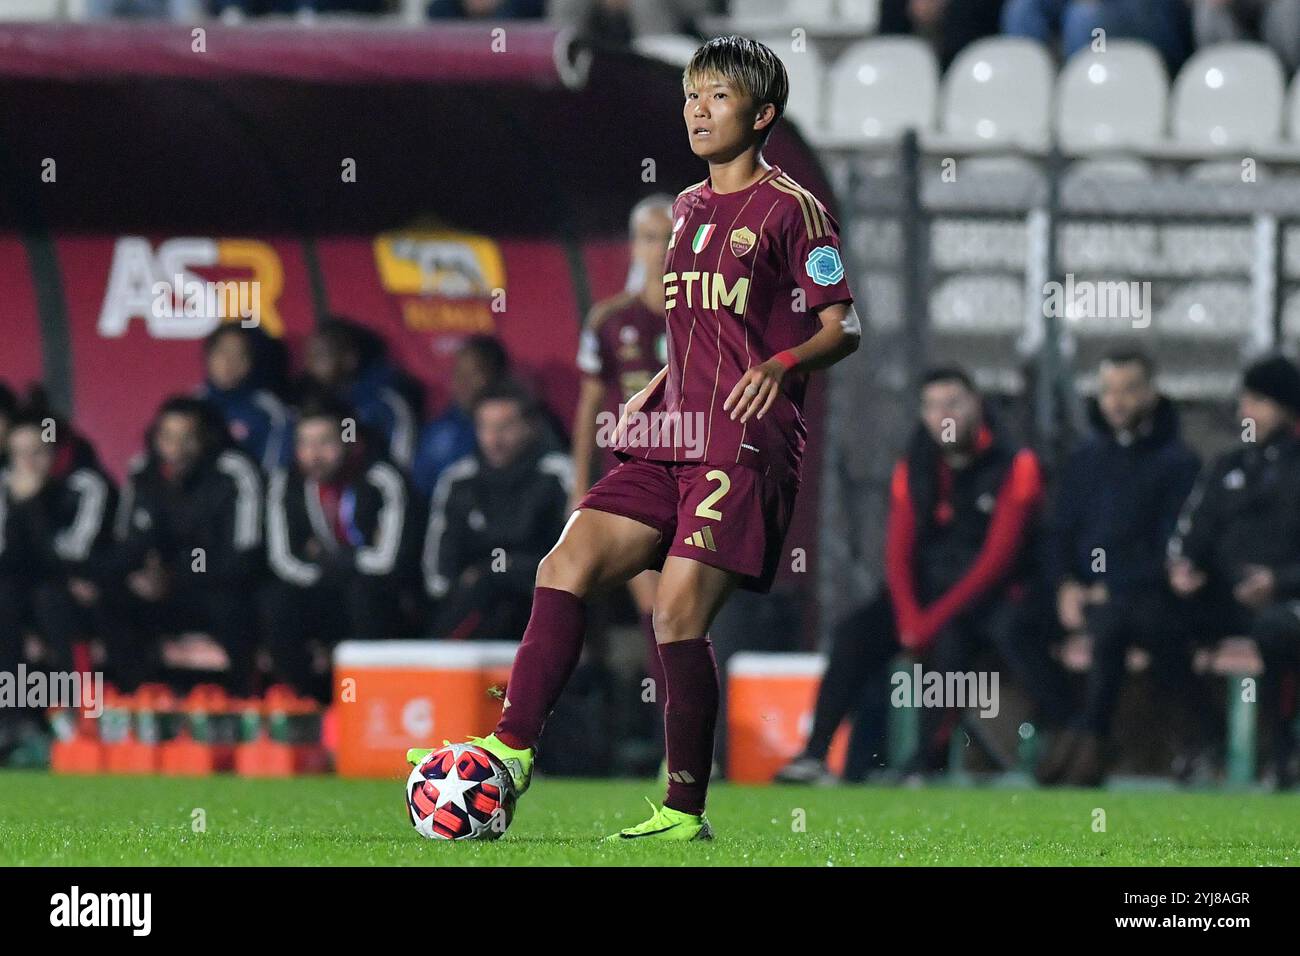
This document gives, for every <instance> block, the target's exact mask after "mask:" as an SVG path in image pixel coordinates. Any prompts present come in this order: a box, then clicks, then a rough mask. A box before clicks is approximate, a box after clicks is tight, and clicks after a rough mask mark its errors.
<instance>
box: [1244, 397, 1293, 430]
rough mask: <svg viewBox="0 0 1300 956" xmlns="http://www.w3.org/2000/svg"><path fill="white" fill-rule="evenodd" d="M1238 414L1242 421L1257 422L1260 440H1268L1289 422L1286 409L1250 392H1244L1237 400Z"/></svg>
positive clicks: (1271, 400) (1269, 399)
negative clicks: (1247, 419)
mask: <svg viewBox="0 0 1300 956" xmlns="http://www.w3.org/2000/svg"><path fill="white" fill-rule="evenodd" d="M1237 412H1238V414H1239V416H1240V417H1241V418H1242V419H1246V418H1249V419H1251V420H1253V421H1254V422H1255V436H1256V438H1258V439H1264V438H1267V437H1268V436H1269V435H1271V434H1273V432H1275V431H1276V430H1277V429H1278V428H1280V427H1281V426H1282V425H1285V424H1286V423H1287V421H1288V420H1289V419H1288V416H1287V412H1286V409H1284V408H1283V407H1282V406H1281V405H1279V404H1278V403H1277V402H1275V401H1273V399H1271V398H1265V397H1264V396H1263V395H1256V394H1255V393H1254V392H1248V391H1243V392H1242V393H1241V397H1240V398H1238V399H1237Z"/></svg>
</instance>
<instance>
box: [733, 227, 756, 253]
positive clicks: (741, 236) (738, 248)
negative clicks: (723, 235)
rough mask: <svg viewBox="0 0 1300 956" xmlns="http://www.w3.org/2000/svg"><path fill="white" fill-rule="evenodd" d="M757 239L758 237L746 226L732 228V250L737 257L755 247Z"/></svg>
mask: <svg viewBox="0 0 1300 956" xmlns="http://www.w3.org/2000/svg"><path fill="white" fill-rule="evenodd" d="M757 241H758V237H757V236H755V235H754V234H753V233H752V232H750V231H749V230H748V229H747V228H745V227H744V226H741V227H740V228H739V229H733V230H731V251H732V253H733V254H734V255H735V256H736V257H737V258H739V257H740V256H743V255H744V254H745V253H747V252H748V251H749V250H750V249H753V248H754V243H755V242H757Z"/></svg>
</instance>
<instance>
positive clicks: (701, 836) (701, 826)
mask: <svg viewBox="0 0 1300 956" xmlns="http://www.w3.org/2000/svg"><path fill="white" fill-rule="evenodd" d="M646 803H648V804H650V809H651V810H653V811H654V813H652V814H651V815H650V819H649V820H647V821H645V823H638V824H637V825H636V826H634V827H628V828H627V829H626V830H619V831H618V832H617V833H615V834H614V835H613V836H608V837H605V842H606V843H618V842H620V841H623V840H639V839H643V838H644V839H647V840H674V841H678V842H684V841H686V840H712V839H713V828H712V827H710V826H709V821H708V818H707V817H705V816H704V814H702V813H701V814H700V815H699V816H698V817H697V816H695V815H694V814H690V813H682V811H680V810H674V809H673V808H672V807H656V806H655V805H654V801H653V800H651V799H649V798H648V797H647V798H646Z"/></svg>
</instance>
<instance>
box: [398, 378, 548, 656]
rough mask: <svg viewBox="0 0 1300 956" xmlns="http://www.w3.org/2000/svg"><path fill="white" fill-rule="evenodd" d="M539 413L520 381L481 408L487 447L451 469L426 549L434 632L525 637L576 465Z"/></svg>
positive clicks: (481, 441)
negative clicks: (555, 443) (554, 442)
mask: <svg viewBox="0 0 1300 956" xmlns="http://www.w3.org/2000/svg"><path fill="white" fill-rule="evenodd" d="M538 421H539V418H538V411H537V407H536V404H535V403H534V401H533V399H532V397H531V396H529V395H528V394H527V393H526V392H524V391H523V390H522V389H520V388H519V387H518V386H516V385H513V384H511V383H503V384H498V385H494V386H492V387H490V388H488V389H487V390H485V391H484V392H483V393H482V394H481V395H480V396H479V398H478V400H477V401H476V402H475V405H474V427H475V433H476V435H477V439H478V451H477V452H476V453H475V454H474V455H472V456H467V457H465V458H462V459H461V460H460V461H458V462H456V463H455V464H454V465H452V466H451V467H449V468H448V469H447V470H446V471H444V472H443V474H442V477H441V478H439V479H438V484H437V486H436V487H435V488H434V493H433V506H432V509H431V511H430V515H429V528H428V533H427V535H426V537H425V545H424V575H425V590H426V591H427V593H428V595H429V596H430V597H431V598H433V599H434V600H436V601H438V602H439V604H438V608H437V613H436V615H435V618H434V624H433V635H434V636H435V637H440V638H460V639H464V638H481V639H496V640H518V639H519V637H520V636H521V635H522V634H523V630H524V626H525V625H526V624H527V623H528V615H529V612H530V609H531V607H532V594H533V585H534V578H535V577H536V575H537V565H538V564H539V563H540V562H541V560H542V557H543V556H544V555H545V554H546V552H547V551H549V550H550V549H551V546H552V545H553V544H554V543H555V541H556V539H557V538H559V536H560V532H561V531H563V530H564V522H565V520H566V518H567V517H568V500H569V499H568V496H569V491H570V489H571V488H572V485H573V465H572V462H571V461H570V459H569V457H568V456H567V455H564V454H561V453H559V452H547V451H545V450H544V446H543V445H541V444H540V443H539V441H538V434H539V425H538Z"/></svg>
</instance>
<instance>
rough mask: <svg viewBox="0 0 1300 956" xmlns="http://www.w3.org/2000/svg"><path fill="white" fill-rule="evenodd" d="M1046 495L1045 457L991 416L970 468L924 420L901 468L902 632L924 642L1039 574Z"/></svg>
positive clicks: (898, 589)
mask: <svg viewBox="0 0 1300 956" xmlns="http://www.w3.org/2000/svg"><path fill="white" fill-rule="evenodd" d="M1042 499H1043V479H1042V473H1041V469H1040V468H1039V464H1038V458H1037V456H1036V455H1035V454H1034V453H1033V452H1032V451H1030V450H1029V449H1026V448H1018V447H1016V446H1015V445H1013V444H1011V443H1010V442H1008V441H1006V440H1005V439H1004V438H1003V437H1002V436H1001V435H1000V434H999V432H998V430H997V429H996V428H995V427H994V426H992V425H991V424H988V423H986V424H983V425H981V426H980V430H979V433H978V435H977V436H976V439H975V447H974V450H973V454H972V457H971V459H970V460H969V461H968V462H967V463H966V464H965V465H964V466H963V467H961V468H960V469H954V468H952V467H951V466H950V465H949V464H948V463H947V461H946V460H945V459H944V457H943V454H942V450H941V449H940V447H939V445H938V444H936V443H935V441H934V440H933V439H932V438H931V437H930V435H929V433H928V432H927V431H926V430H925V428H924V427H923V426H920V427H918V428H917V431H916V433H915V435H914V436H913V439H912V442H911V445H910V446H909V448H908V452H907V455H906V456H905V457H904V458H903V459H901V460H900V461H899V462H898V463H897V464H896V465H895V467H894V475H893V480H892V481H891V486H890V509H889V525H888V534H887V539H886V546H885V577H886V580H887V582H888V585H889V592H890V598H891V600H892V603H893V606H894V615H895V620H896V622H897V624H898V629H899V633H900V635H901V636H902V637H903V638H904V639H910V641H911V646H915V647H924V646H926V645H928V644H929V643H930V641H931V640H932V639H933V637H934V635H935V634H937V633H938V631H939V630H940V629H942V628H943V627H944V626H945V625H946V624H948V623H949V622H950V621H952V620H953V619H954V618H956V617H957V616H958V615H960V614H962V613H964V612H966V611H968V610H970V609H971V608H973V607H975V606H976V605H977V604H978V603H980V602H981V601H982V600H984V599H986V598H989V597H993V596H995V595H997V594H999V593H1004V592H1006V591H1007V590H1008V589H1010V590H1011V591H1013V592H1014V593H1013V596H1016V597H1019V596H1020V595H1021V594H1022V593H1023V591H1024V589H1025V586H1026V585H1027V583H1028V582H1029V580H1030V578H1031V577H1032V573H1033V568H1032V565H1033V562H1034V555H1035V544H1034V540H1033V539H1034V535H1035V533H1036V524H1037V519H1038V516H1039V511H1040V509H1041V504H1042Z"/></svg>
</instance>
